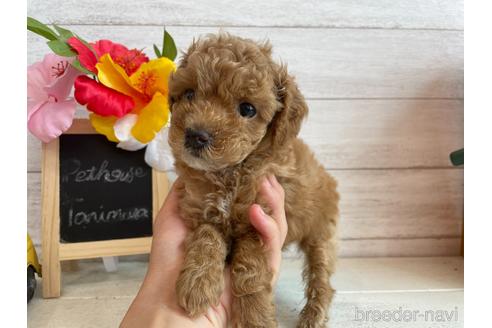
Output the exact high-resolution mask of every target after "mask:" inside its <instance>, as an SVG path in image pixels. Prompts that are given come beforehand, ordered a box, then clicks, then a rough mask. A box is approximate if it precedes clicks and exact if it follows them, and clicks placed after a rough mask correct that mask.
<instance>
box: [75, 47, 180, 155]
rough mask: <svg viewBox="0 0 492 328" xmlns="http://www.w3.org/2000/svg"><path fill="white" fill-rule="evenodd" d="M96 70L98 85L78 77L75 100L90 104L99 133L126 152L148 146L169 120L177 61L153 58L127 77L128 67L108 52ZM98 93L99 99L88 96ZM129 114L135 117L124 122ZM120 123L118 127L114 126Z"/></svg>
mask: <svg viewBox="0 0 492 328" xmlns="http://www.w3.org/2000/svg"><path fill="white" fill-rule="evenodd" d="M95 69H96V70H97V78H98V79H99V82H96V81H94V82H92V81H91V82H89V80H90V79H89V78H88V77H80V78H78V79H77V81H76V82H75V98H76V99H77V101H79V102H80V103H81V104H88V109H89V110H90V111H92V114H91V115H90V119H91V122H92V125H93V126H94V128H95V129H96V131H98V132H99V133H101V134H104V135H106V137H107V138H108V139H109V140H111V141H114V139H115V138H116V139H117V140H118V141H119V142H120V143H119V144H118V147H120V148H123V149H127V150H135V148H141V147H143V146H145V145H146V144H148V143H149V142H150V141H152V139H154V137H155V136H156V134H157V133H158V132H159V131H160V130H161V129H162V127H163V126H164V125H165V124H166V123H167V122H168V119H169V105H168V102H167V94H168V78H169V75H170V74H171V72H173V71H174V70H175V65H174V62H172V61H171V60H169V59H168V58H164V57H161V58H157V59H153V60H151V61H148V62H143V63H141V64H140V65H139V66H138V68H137V70H136V71H134V72H133V73H132V74H131V75H128V68H125V67H123V66H121V65H120V64H118V63H117V62H115V61H114V60H113V58H112V56H111V54H109V53H106V54H104V55H103V56H102V57H101V58H99V59H98V63H97V64H96V65H95ZM95 94H97V95H98V96H89V95H95ZM115 99H116V100H117V101H115ZM130 100H131V101H132V102H133V107H132V108H131V111H129V108H130V106H125V104H126V105H128V104H130ZM130 114H132V115H134V116H131V117H130V118H128V119H125V116H127V115H130ZM109 117H111V118H109ZM117 121H118V122H119V124H118V125H117V126H115V124H116V122H117ZM115 129H117V130H118V131H117V133H115V132H116V130H115ZM118 136H119V137H118Z"/></svg>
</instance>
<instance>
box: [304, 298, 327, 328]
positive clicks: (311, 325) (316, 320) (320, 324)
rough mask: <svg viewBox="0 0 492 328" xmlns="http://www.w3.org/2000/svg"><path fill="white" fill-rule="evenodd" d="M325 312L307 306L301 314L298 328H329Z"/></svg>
mask: <svg viewBox="0 0 492 328" xmlns="http://www.w3.org/2000/svg"><path fill="white" fill-rule="evenodd" d="M327 323H328V318H327V317H326V316H325V311H324V310H323V309H321V308H319V307H316V306H310V304H307V305H306V306H305V307H304V309H303V310H302V312H301V315H300V318H299V322H298V324H297V328H328V324H327Z"/></svg>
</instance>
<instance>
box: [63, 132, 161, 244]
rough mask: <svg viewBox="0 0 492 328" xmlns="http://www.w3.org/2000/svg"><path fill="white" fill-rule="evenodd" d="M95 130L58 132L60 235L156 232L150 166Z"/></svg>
mask: <svg viewBox="0 0 492 328" xmlns="http://www.w3.org/2000/svg"><path fill="white" fill-rule="evenodd" d="M144 155H145V150H139V151H134V152H131V151H126V150H122V149H119V148H116V147H115V144H114V143H111V142H108V140H107V139H106V137H104V136H102V135H97V134H67V135H62V136H60V241H61V242H62V243H63V242H69V243H71V242H81V241H96V240H111V239H122V238H135V237H146V236H151V235H152V168H151V167H149V166H148V165H147V164H146V163H145V161H144Z"/></svg>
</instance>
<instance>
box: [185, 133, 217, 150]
mask: <svg viewBox="0 0 492 328" xmlns="http://www.w3.org/2000/svg"><path fill="white" fill-rule="evenodd" d="M211 142H212V136H211V135H210V134H209V133H208V132H207V131H204V130H193V129H186V131H185V147H186V148H188V149H189V150H191V151H192V153H193V154H195V155H197V154H198V152H199V151H200V150H202V149H204V148H205V147H207V146H209V145H210V144H211Z"/></svg>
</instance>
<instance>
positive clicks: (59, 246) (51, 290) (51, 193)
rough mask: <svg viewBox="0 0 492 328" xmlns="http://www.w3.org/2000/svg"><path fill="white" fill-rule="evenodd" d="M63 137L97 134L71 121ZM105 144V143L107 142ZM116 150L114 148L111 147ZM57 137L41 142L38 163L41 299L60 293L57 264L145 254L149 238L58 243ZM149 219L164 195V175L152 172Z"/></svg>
mask: <svg viewBox="0 0 492 328" xmlns="http://www.w3.org/2000/svg"><path fill="white" fill-rule="evenodd" d="M65 134H67V135H70V134H77V135H85V134H87V135H94V134H97V132H96V131H95V130H94V128H93V127H92V126H91V124H90V122H89V121H88V120H86V119H76V120H74V122H73V124H72V126H71V127H70V129H69V130H68V131H66V132H65ZM108 143H109V141H108ZM114 147H116V146H114ZM60 156H61V155H60V138H57V139H55V140H53V141H51V142H50V143H47V144H46V143H43V160H42V178H41V190H42V210H41V211H42V257H43V259H42V271H43V273H42V274H43V297H45V298H51V297H59V296H60V293H61V270H60V262H61V261H66V260H77V259H88V258H97V257H105V256H121V255H134V254H146V253H149V252H150V246H151V241H152V237H137V238H124V239H111V240H98V241H84V242H69V243H64V242H62V241H61V240H60ZM151 181H152V220H154V219H155V217H156V215H157V213H158V211H159V209H160V207H161V205H162V203H163V201H164V198H165V197H166V195H167V192H168V186H169V184H168V179H167V176H166V174H165V173H164V172H159V171H156V170H153V169H152V178H151Z"/></svg>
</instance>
